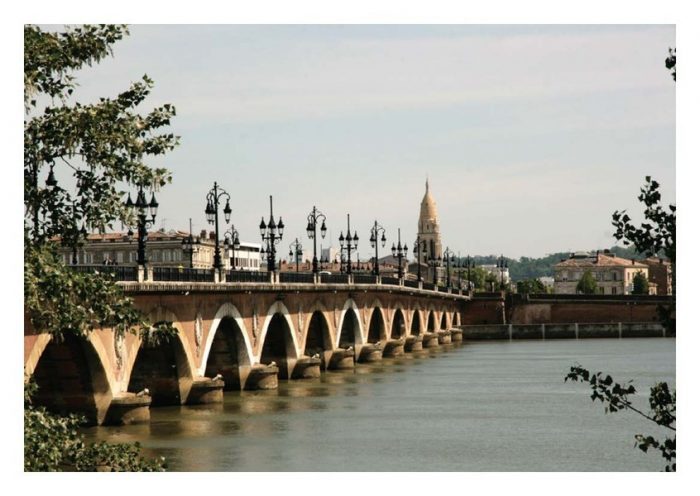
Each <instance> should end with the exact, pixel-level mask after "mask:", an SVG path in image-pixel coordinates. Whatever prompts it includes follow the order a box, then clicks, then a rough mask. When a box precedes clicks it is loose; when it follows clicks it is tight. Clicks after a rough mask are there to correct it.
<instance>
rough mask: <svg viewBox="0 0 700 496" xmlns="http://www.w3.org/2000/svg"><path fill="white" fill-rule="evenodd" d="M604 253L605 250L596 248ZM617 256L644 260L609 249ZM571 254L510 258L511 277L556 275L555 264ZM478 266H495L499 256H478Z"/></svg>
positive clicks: (623, 250)
mask: <svg viewBox="0 0 700 496" xmlns="http://www.w3.org/2000/svg"><path fill="white" fill-rule="evenodd" d="M596 249H598V250H600V251H601V252H602V251H603V248H596ZM596 249H593V250H588V251H589V252H590V253H595V252H596ZM608 249H609V250H610V251H611V252H613V253H614V254H615V255H617V256H619V257H623V258H637V259H640V258H643V257H642V256H641V255H639V254H637V253H636V252H635V251H634V248H625V247H621V246H612V247H610V248H608ZM569 255H570V253H569V252H559V253H552V254H549V255H546V256H544V257H542V258H530V257H520V259H514V258H508V257H505V259H506V260H507V262H508V269H509V273H510V277H511V279H512V280H514V281H522V280H523V279H533V278H537V277H542V276H550V277H551V276H553V275H554V269H553V266H554V264H556V263H558V262H560V261H561V259H562V258H569ZM473 259H474V262H475V263H476V265H485V264H495V263H496V262H497V260H498V255H486V256H484V255H477V256H475V257H473Z"/></svg>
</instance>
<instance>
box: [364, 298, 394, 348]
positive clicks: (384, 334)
mask: <svg viewBox="0 0 700 496" xmlns="http://www.w3.org/2000/svg"><path fill="white" fill-rule="evenodd" d="M369 308H370V309H371V312H370V315H369V321H368V322H367V335H366V336H365V342H369V331H370V326H371V325H372V316H373V315H374V311H375V309H378V310H379V315H380V316H381V318H382V328H381V330H380V332H379V341H384V340H386V339H388V336H389V332H388V321H389V320H390V319H388V318H387V315H386V309H385V308H384V304H383V303H382V302H381V301H380V300H379V298H375V299H374V300H373V301H372V305H371V306H370V307H369Z"/></svg>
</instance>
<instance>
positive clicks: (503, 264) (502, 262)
mask: <svg viewBox="0 0 700 496" xmlns="http://www.w3.org/2000/svg"><path fill="white" fill-rule="evenodd" d="M496 267H498V270H499V271H500V272H501V289H503V288H505V284H504V283H503V274H504V272H505V271H506V270H507V269H508V262H507V261H506V259H505V258H503V254H501V258H499V259H498V260H497V262H496Z"/></svg>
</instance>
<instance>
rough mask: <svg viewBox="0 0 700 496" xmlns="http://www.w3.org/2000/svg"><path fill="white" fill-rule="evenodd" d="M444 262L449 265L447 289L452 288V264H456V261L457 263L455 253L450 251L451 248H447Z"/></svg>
mask: <svg viewBox="0 0 700 496" xmlns="http://www.w3.org/2000/svg"><path fill="white" fill-rule="evenodd" d="M443 260H444V261H445V263H446V264H447V287H448V288H451V287H452V278H451V277H450V264H451V263H454V261H455V252H453V251H452V250H450V247H449V246H448V247H447V248H445V253H443Z"/></svg>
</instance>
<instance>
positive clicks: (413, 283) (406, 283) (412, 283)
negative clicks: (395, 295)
mask: <svg viewBox="0 0 700 496" xmlns="http://www.w3.org/2000/svg"><path fill="white" fill-rule="evenodd" d="M419 284H420V283H419V282H418V281H414V280H413V279H404V281H403V285H404V286H406V287H407V288H418V285H419Z"/></svg>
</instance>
